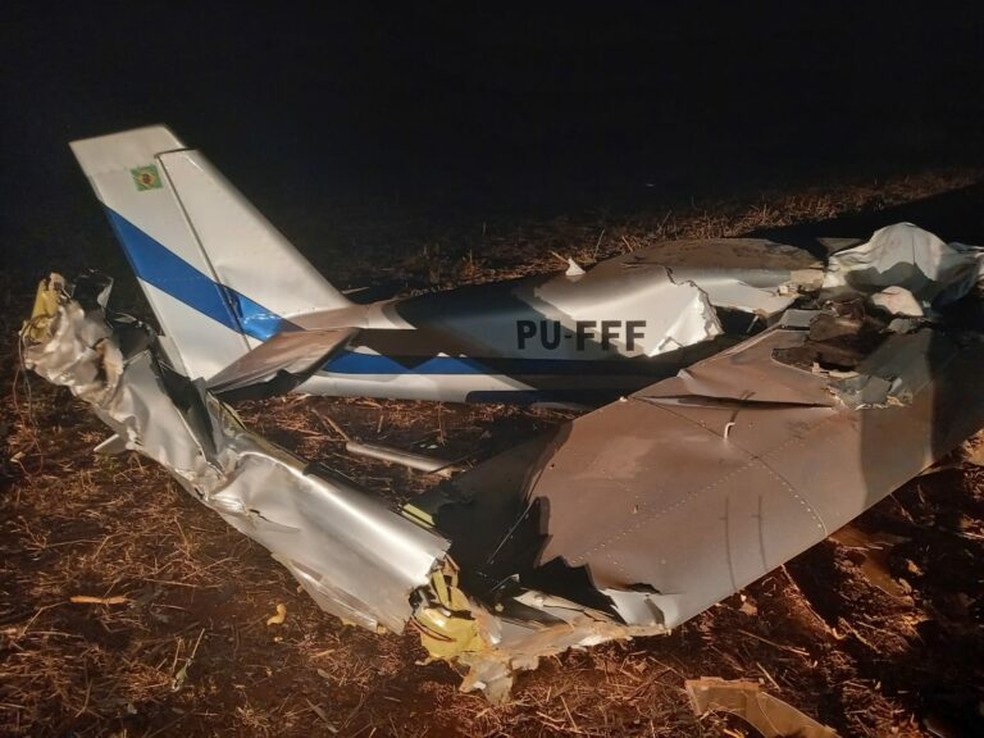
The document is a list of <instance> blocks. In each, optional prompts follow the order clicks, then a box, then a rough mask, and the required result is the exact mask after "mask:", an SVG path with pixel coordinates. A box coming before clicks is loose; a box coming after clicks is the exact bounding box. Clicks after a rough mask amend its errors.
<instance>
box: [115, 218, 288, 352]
mask: <svg viewBox="0 0 984 738" xmlns="http://www.w3.org/2000/svg"><path fill="white" fill-rule="evenodd" d="M106 215H107V216H108V217H109V222H110V225H112V226H113V230H114V231H115V232H116V236H117V238H118V239H119V240H120V243H121V244H123V250H124V252H125V253H126V257H127V260H128V261H129V262H130V266H131V267H133V271H134V272H136V274H137V276H138V277H139V278H140V279H142V280H143V281H144V282H146V283H147V284H152V285H153V286H154V287H156V288H157V289H159V290H161V291H162V292H165V293H167V294H168V295H170V296H171V297H173V298H175V299H176V300H179V301H180V302H183V303H184V304H185V305H187V306H188V307H190V308H193V309H195V310H197V311H198V312H200V313H202V314H203V315H207V316H208V317H209V318H211V319H212V320H215V321H217V322H219V323H221V324H222V325H224V326H226V327H227V328H231V329H232V330H234V331H236V332H237V333H245V334H246V335H247V336H250V337H252V338H256V339H258V340H260V341H265V340H267V339H268V338H270V337H271V336H273V335H275V334H276V333H279V332H280V331H281V330H283V329H285V328H289V327H290V323H289V322H288V321H285V320H284V319H283V318H281V317H280V316H279V315H277V314H276V313H274V312H273V311H272V310H268V309H267V308H265V307H263V306H262V305H260V304H259V303H257V302H254V301H253V300H251V299H249V298H248V297H246V296H245V295H243V294H240V293H239V292H237V291H236V290H234V289H232V288H231V287H227V286H225V285H224V284H220V283H218V282H216V281H215V280H213V279H212V278H211V277H209V276H208V275H207V274H203V273H202V272H200V271H198V270H197V269H195V267H193V266H192V265H191V264H189V263H188V262H186V261H185V260H184V259H182V258H181V257H180V256H178V255H177V254H175V253H174V252H172V251H170V250H169V249H168V248H167V247H166V246H164V245H163V244H162V243H160V242H158V241H156V240H154V239H153V238H151V237H150V236H149V235H147V234H146V233H144V232H143V231H142V230H140V229H139V228H137V226H135V225H133V223H131V222H130V221H128V220H127V219H126V218H124V217H123V216H122V215H120V214H119V213H117V212H116V211H114V210H112V209H111V208H106Z"/></svg>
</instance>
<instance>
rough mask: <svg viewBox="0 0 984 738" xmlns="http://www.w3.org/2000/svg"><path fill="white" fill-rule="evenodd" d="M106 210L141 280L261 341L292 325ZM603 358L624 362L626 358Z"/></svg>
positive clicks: (456, 368) (417, 367) (554, 369)
mask: <svg viewBox="0 0 984 738" xmlns="http://www.w3.org/2000/svg"><path fill="white" fill-rule="evenodd" d="M106 214H107V216H108V217H109V222H110V224H111V225H112V227H113V230H114V231H115V232H116V235H117V237H118V238H119V240H120V243H121V244H122V245H123V250H124V252H125V253H126V257H127V260H128V261H129V262H130V266H131V267H133V271H134V272H135V273H136V275H137V276H138V277H139V278H140V279H141V280H143V281H144V282H146V283H148V284H151V285H153V286H154V287H156V288H157V289H159V290H161V291H162V292H164V293H166V294H168V295H170V296H171V297H173V298H175V299H176V300H179V301H180V302H182V303H184V304H185V305H187V306H188V307H190V308H192V309H194V310H197V311H198V312H200V313H201V314H202V315H205V316H207V317H209V318H211V319H212V320H215V321H217V322H219V323H221V324H222V325H224V326H226V327H227V328H231V329H232V330H234V331H236V332H237V333H245V334H246V335H248V336H250V337H252V338H255V339H257V340H260V341H266V340H267V339H269V338H271V337H272V336H274V335H276V334H277V333H279V332H280V331H282V330H291V329H294V328H295V326H294V325H293V324H292V323H291V322H290V321H288V320H285V319H284V318H282V317H280V316H279V315H277V314H276V313H274V312H273V311H272V310H269V309H267V308H265V307H263V306H262V305H260V304H259V303H257V302H255V301H253V300H251V299H249V298H248V297H246V296H245V295H243V294H241V293H239V292H237V291H236V290H234V289H232V288H231V287H227V286H226V285H223V284H220V283H218V282H216V281H215V280H213V279H212V278H211V277H209V276H208V275H207V274H204V273H202V272H200V271H198V269H196V268H195V267H193V266H192V265H191V264H189V263H188V262H187V261H185V260H184V259H182V258H181V257H179V256H178V255H177V254H175V253H174V252H172V251H170V250H169V249H168V248H167V247H166V246H164V245H163V244H161V243H160V242H159V241H156V240H155V239H153V238H151V237H150V236H149V235H147V234H146V233H144V232H143V231H142V230H140V229H139V228H138V227H137V226H135V225H134V224H133V223H131V222H130V221H128V220H127V219H126V218H124V217H123V216H121V215H120V214H119V213H117V212H115V211H114V210H112V209H111V208H108V207H107V208H106ZM165 330H166V327H165ZM604 363H605V364H615V363H617V364H620V365H621V366H622V367H626V362H624V361H618V362H604ZM599 368H600V362H599V361H598V360H576V359H573V360H571V359H521V358H495V359H489V360H488V362H487V363H483V362H482V361H481V360H477V359H472V358H467V357H454V356H433V357H420V359H419V360H416V359H415V360H414V361H410V360H407V363H406V364H404V363H401V362H400V361H399V360H397V359H394V358H392V357H389V356H383V355H380V354H367V353H360V352H356V351H350V350H342V351H341V352H339V353H338V354H337V355H335V356H333V357H332V358H331V359H330V360H329V361H328V362H327V363H326V364H325V365H324V366H323V367H322V371H326V372H332V373H337V374H377V375H403V374H421V375H442V374H444V375H452V374H453V375H467V374H473V375H480V374H526V375H557V374H562V375H574V374H580V373H583V372H585V371H595V372H596V371H598V370H599Z"/></svg>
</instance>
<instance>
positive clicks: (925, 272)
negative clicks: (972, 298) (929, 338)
mask: <svg viewBox="0 0 984 738" xmlns="http://www.w3.org/2000/svg"><path fill="white" fill-rule="evenodd" d="M982 282H984V248H981V247H980V246H968V245H966V244H961V243H950V244H947V243H944V242H943V241H942V240H941V239H940V238H938V237H937V236H935V235H934V234H932V233H930V232H929V231H925V230H923V229H922V228H919V227H918V226H915V225H913V224H912V223H895V224H893V225H890V226H885V227H884V228H881V229H879V230H877V231H875V232H874V234H872V236H871V238H870V239H869V240H868V241H867V242H865V243H863V244H861V245H859V246H855V247H853V248H848V249H844V250H842V251H838V252H836V253H834V254H832V255H831V256H830V258H829V260H828V263H827V271H826V273H825V275H824V278H823V289H825V290H830V291H833V292H838V291H841V290H844V289H852V290H857V291H860V292H865V293H872V292H878V291H879V290H883V289H884V288H886V287H903V288H905V289H906V290H908V291H909V292H910V293H912V294H913V295H914V296H915V297H916V299H918V300H919V301H920V302H922V303H923V304H924V305H926V306H929V305H930V304H936V305H937V306H939V305H946V304H948V303H951V302H954V301H956V300H959V299H960V298H961V297H963V296H964V295H966V294H967V293H968V292H970V291H971V290H972V289H973V288H974V286H975V285H978V284H981V283H982Z"/></svg>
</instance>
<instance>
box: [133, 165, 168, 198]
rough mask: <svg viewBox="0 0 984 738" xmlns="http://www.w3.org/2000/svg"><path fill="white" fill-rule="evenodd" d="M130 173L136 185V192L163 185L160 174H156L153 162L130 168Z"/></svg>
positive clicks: (158, 187) (156, 188)
mask: <svg viewBox="0 0 984 738" xmlns="http://www.w3.org/2000/svg"><path fill="white" fill-rule="evenodd" d="M130 174H132V175H133V183H134V184H135V185H136V186H137V191H138V192H143V191H144V190H159V189H160V188H161V187H163V186H164V185H162V184H161V175H160V174H158V172H157V167H156V166H154V165H153V164H148V165H147V166H145V167H137V168H136V169H131V170H130Z"/></svg>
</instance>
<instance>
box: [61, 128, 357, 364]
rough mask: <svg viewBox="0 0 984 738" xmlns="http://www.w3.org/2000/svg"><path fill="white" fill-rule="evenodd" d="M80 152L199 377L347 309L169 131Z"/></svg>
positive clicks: (130, 135) (180, 355) (96, 141)
mask: <svg viewBox="0 0 984 738" xmlns="http://www.w3.org/2000/svg"><path fill="white" fill-rule="evenodd" d="M71 147H72V151H73V153H74V154H75V157H76V158H77V159H78V161H79V164H80V165H81V166H82V169H83V171H84V172H85V174H86V176H87V177H88V178H89V181H90V183H91V184H92V187H93V189H94V190H95V192H96V195H97V197H98V198H99V200H100V201H101V202H102V203H103V205H104V206H105V207H106V211H107V215H108V216H109V220H110V222H111V224H112V226H113V229H114V231H115V232H116V235H117V237H118V238H119V240H120V243H121V244H122V245H123V248H124V251H125V252H126V255H127V258H128V259H129V261H130V264H131V265H132V266H133V269H134V271H135V272H136V275H137V278H138V280H139V281H140V285H141V287H142V288H143V290H144V293H145V294H146V295H147V299H148V300H149V301H150V304H151V307H152V308H153V310H154V313H155V315H156V316H157V319H158V321H159V322H160V324H161V328H162V329H163V332H164V334H165V335H166V336H167V337H168V339H169V343H170V344H171V345H172V346H173V347H174V349H176V353H177V356H173V355H172V356H171V358H172V360H175V361H176V362H180V363H181V364H182V365H183V369H184V370H185V372H186V373H187V374H188V375H189V376H190V377H206V378H207V377H210V376H212V375H214V374H215V373H216V372H218V371H220V370H221V369H223V368H224V367H226V366H228V365H229V364H231V363H232V362H233V361H235V360H236V359H238V358H239V357H240V356H242V355H243V354H245V353H246V352H247V351H249V350H250V349H251V348H253V347H255V346H257V345H259V343H261V342H262V341H264V340H266V339H267V338H269V337H270V336H272V335H274V334H276V333H277V332H279V331H280V330H282V329H283V328H285V327H289V324H290V319H291V318H292V317H295V316H298V315H303V314H304V313H308V312H311V311H314V310H325V309H332V308H338V307H344V306H346V305H348V304H349V302H348V301H347V300H346V299H345V298H344V297H343V296H342V295H341V294H340V293H339V292H338V291H337V290H336V289H335V288H334V287H332V286H331V285H330V284H329V283H328V282H327V281H326V280H325V279H324V278H323V277H322V276H321V275H320V274H318V272H317V271H315V269H314V268H313V267H312V266H311V265H310V264H309V263H308V262H307V260H306V259H304V257H303V256H301V254H300V253H298V251H297V250H296V249H295V248H294V247H293V246H292V245H291V244H290V243H289V242H288V241H287V239H286V238H284V237H283V235H281V234H280V233H279V232H278V231H277V230H276V229H275V228H274V227H273V226H272V225H271V224H270V223H269V221H267V220H266V219H265V218H264V217H263V216H262V215H261V214H260V213H259V212H258V211H257V210H256V209H255V208H254V207H253V206H252V205H251V204H250V203H249V202H248V201H247V200H246V199H245V198H244V197H243V196H242V194H241V193H240V192H239V191H238V190H236V189H235V188H234V187H233V186H232V185H231V184H229V182H227V181H226V180H225V179H224V178H223V177H222V175H221V174H219V173H218V172H217V171H216V170H215V169H214V168H213V167H212V166H211V164H209V162H208V161H207V160H206V159H205V157H204V156H202V154H201V153H199V152H197V151H191V150H188V149H186V148H185V147H184V144H182V143H181V141H180V140H178V138H177V137H176V136H175V135H174V134H173V133H171V131H169V130H168V129H167V128H166V127H164V126H151V127H147V128H140V129H135V130H131V131H124V132H122V133H115V134H111V135H108V136H100V137H97V138H90V139H85V140H82V141H73V142H72V143H71ZM170 353H172V354H173V353H174V351H173V350H172V351H171V352H170Z"/></svg>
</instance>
